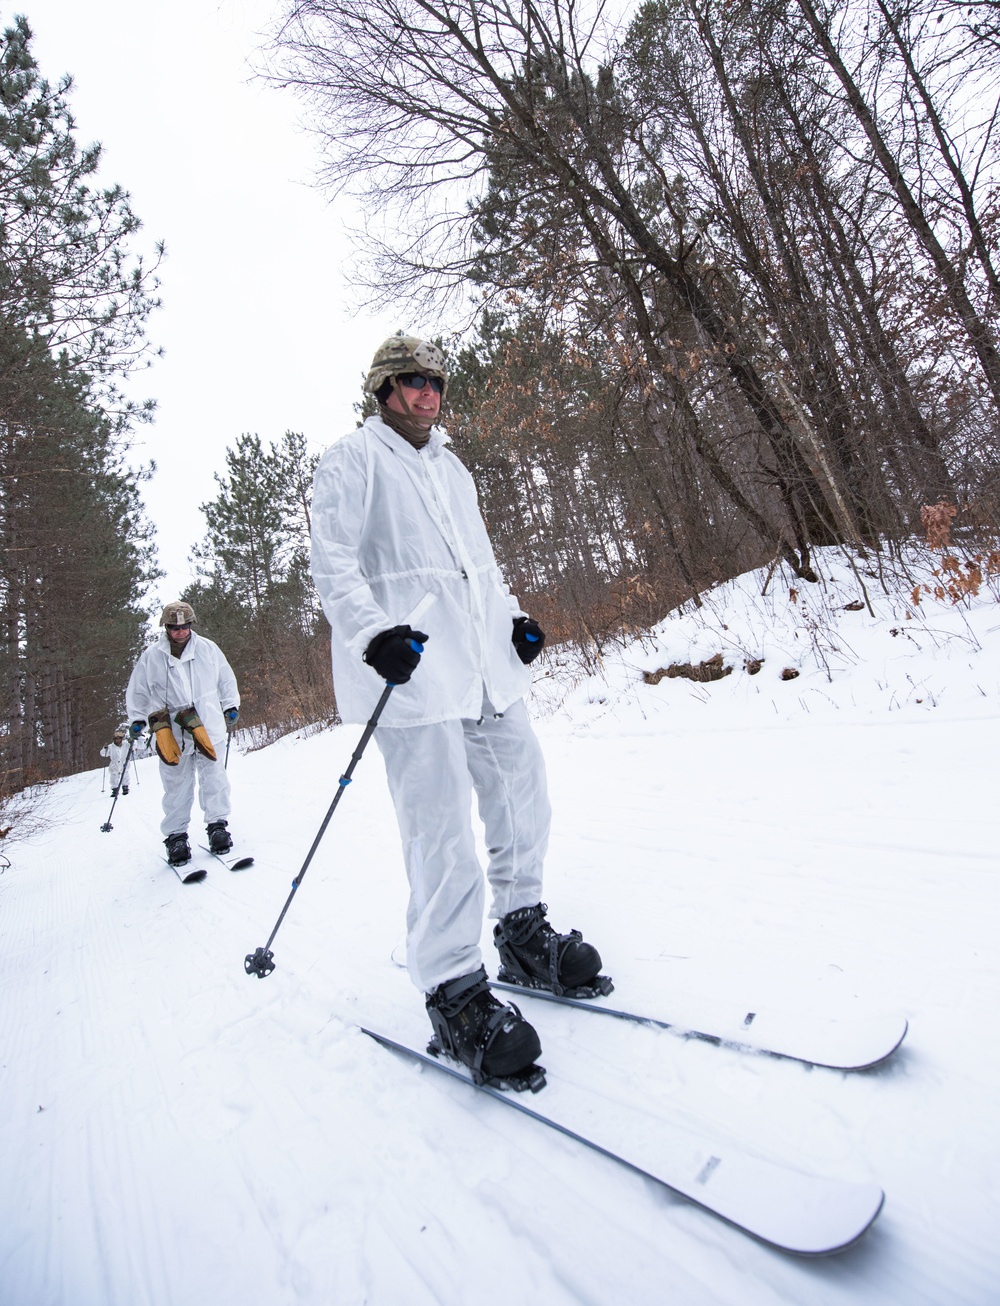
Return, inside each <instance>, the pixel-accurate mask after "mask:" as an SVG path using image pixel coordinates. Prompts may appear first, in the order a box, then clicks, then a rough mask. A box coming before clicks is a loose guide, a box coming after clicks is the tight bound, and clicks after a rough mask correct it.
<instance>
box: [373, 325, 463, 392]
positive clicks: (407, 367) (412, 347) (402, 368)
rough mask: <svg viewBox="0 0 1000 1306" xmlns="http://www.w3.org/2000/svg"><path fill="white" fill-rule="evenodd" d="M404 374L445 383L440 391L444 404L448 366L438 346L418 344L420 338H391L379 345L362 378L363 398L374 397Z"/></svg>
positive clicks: (420, 341) (426, 342)
mask: <svg viewBox="0 0 1000 1306" xmlns="http://www.w3.org/2000/svg"><path fill="white" fill-rule="evenodd" d="M407 372H417V373H423V375H424V376H439V377H440V378H441V380H442V381H443V382H444V389H443V390H442V391H441V403H442V404H443V403H444V401H445V396H446V395H447V394H448V366H447V364H446V362H445V358H444V354H442V352H441V350H440V349H438V347H437V345H432V344H431V343H430V341H428V340H421V339H420V337H419V336H390V337H389V339H388V340H383V341H382V343H381V344H380V345H379V347H378V349H376V350H375V357H374V358H373V359H372V365H371V367H370V368H369V369H368V375H367V376H366V377H365V392H366V394H370V395H373V394H374V393H375V392H376V390H378V388H379V386H380V385H381V384H382V383H383V381H388V380H389V378H390V377H393V376H402V375H404V374H405V373H407Z"/></svg>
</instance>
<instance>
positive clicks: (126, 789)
mask: <svg viewBox="0 0 1000 1306" xmlns="http://www.w3.org/2000/svg"><path fill="white" fill-rule="evenodd" d="M127 794H128V785H122V797H123V798H124V797H126V795H127Z"/></svg>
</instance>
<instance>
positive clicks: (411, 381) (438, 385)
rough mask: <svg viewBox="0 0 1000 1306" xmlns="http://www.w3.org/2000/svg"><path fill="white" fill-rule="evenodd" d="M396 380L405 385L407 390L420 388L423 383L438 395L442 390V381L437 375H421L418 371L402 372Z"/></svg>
mask: <svg viewBox="0 0 1000 1306" xmlns="http://www.w3.org/2000/svg"><path fill="white" fill-rule="evenodd" d="M396 380H397V381H398V382H399V384H400V385H405V386H406V388H407V390H422V389H423V388H424V386H425V385H429V386H430V388H431V389H432V390H433V391H434V393H435V394H438V395H439V394H440V393H441V392H442V390H444V382H443V381H442V380H441V378H440V377H439V376H423V375H421V373H420V372H404V373H403V375H402V376H397V377H396Z"/></svg>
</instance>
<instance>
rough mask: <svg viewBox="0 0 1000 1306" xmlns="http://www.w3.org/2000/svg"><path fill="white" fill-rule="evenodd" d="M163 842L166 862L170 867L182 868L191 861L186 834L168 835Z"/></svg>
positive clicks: (189, 846)
mask: <svg viewBox="0 0 1000 1306" xmlns="http://www.w3.org/2000/svg"><path fill="white" fill-rule="evenodd" d="M163 842H164V843H165V844H166V845H167V861H168V862H169V863H170V865H171V866H183V865H184V863H185V862H189V861H190V860H191V845H190V844H189V843H188V837H187V835H186V834H168V835H167V837H166V838H165V839H164V841H163Z"/></svg>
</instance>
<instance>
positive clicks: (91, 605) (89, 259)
mask: <svg viewBox="0 0 1000 1306" xmlns="http://www.w3.org/2000/svg"><path fill="white" fill-rule="evenodd" d="M30 43H31V32H30V28H29V27H28V24H27V22H26V21H25V19H23V18H16V19H15V20H14V22H13V24H12V25H11V26H10V27H8V28H7V29H6V30H5V31H4V33H3V36H2V39H0V668H2V670H0V696H2V697H0V804H2V803H3V801H4V799H5V798H7V797H9V796H10V795H11V794H12V793H15V792H17V791H18V790H20V789H22V788H23V787H24V786H25V785H29V784H32V783H34V782H35V781H38V780H44V779H46V778H49V777H52V776H57V775H61V774H65V773H68V772H72V771H76V770H80V769H82V768H85V767H89V766H93V765H95V764H96V761H97V758H98V750H99V748H100V746H101V745H102V744H104V743H106V742H107V741H108V739H109V738H110V737H111V733H112V730H113V729H114V726H115V724H116V723H117V721H118V720H119V719H120V716H121V713H122V711H123V705H124V688H125V680H126V678H127V676H128V672H129V669H130V667H131V665H132V663H133V662H134V660H135V657H136V656H137V654H138V652H139V650H140V649H141V647H142V627H143V620H144V619H143V615H142V613H141V612H140V610H139V603H140V600H141V597H142V595H143V592H144V591H145V590H146V588H147V587H148V585H149V583H150V582H151V581H152V580H153V579H155V577H156V575H157V573H156V570H155V562H154V558H153V551H152V546H151V543H150V539H151V534H150V529H149V526H148V525H147V523H146V522H145V521H144V519H143V516H142V509H141V505H140V500H139V493H138V485H139V482H140V480H141V479H142V477H141V475H140V474H136V473H134V472H132V471H130V470H128V468H127V466H126V463H125V454H126V452H127V442H128V436H129V431H130V428H131V425H132V424H133V422H134V421H136V420H141V419H142V418H143V417H145V416H148V414H149V413H150V411H151V405H139V406H135V405H131V404H128V403H125V402H124V401H123V400H122V398H121V395H120V394H119V392H118V390H117V388H116V382H117V381H118V380H119V379H120V378H121V377H123V376H124V375H126V374H127V373H128V372H129V371H131V370H132V369H133V368H134V367H135V366H136V365H137V364H138V363H139V362H141V361H142V360H143V359H144V357H145V355H146V354H147V353H148V352H149V350H148V346H147V344H146V339H145V323H146V319H147V317H148V315H149V313H150V312H151V310H152V309H153V308H154V307H155V306H156V303H157V301H156V299H155V298H154V293H153V292H154V291H155V286H156V281H155V275H154V271H153V270H150V269H147V268H146V267H144V265H143V263H142V261H141V260H140V259H137V258H134V257H133V256H132V255H131V254H130V252H129V246H128V241H129V238H130V237H131V236H133V235H134V234H135V232H136V231H137V230H138V227H139V222H138V219H137V218H136V217H135V215H134V214H133V213H132V211H131V208H130V205H129V201H128V196H127V194H125V192H124V191H122V190H121V188H120V187H117V186H114V187H110V188H108V189H99V188H96V187H95V185H94V184H93V178H94V174H95V173H96V171H97V169H98V165H99V162H100V147H99V146H96V145H95V146H91V147H90V148H88V149H80V148H79V146H78V145H77V142H76V140H75V137H74V124H73V119H72V116H71V114H70V112H69V108H68V106H67V100H66V96H67V93H68V91H69V89H70V82H69V80H68V79H64V80H63V81H61V82H60V83H59V85H58V86H57V87H52V86H50V84H49V83H48V82H46V81H45V79H44V78H43V77H42V76H41V75H40V73H39V70H38V68H37V65H36V63H35V60H34V58H33V56H32V53H31V48H30Z"/></svg>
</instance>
